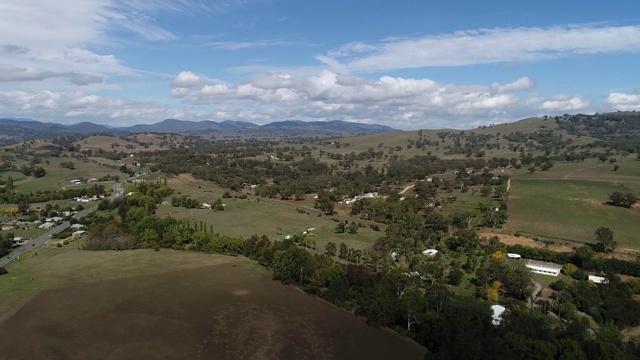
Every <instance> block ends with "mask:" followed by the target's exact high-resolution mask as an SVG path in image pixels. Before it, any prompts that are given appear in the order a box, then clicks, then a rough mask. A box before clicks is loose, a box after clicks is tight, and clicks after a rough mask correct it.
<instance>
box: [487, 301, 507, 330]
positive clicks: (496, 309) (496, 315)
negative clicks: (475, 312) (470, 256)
mask: <svg viewBox="0 0 640 360" xmlns="http://www.w3.org/2000/svg"><path fill="white" fill-rule="evenodd" d="M506 310H507V309H506V308H505V307H504V306H502V305H491V311H493V315H492V316H491V323H492V324H493V325H495V326H498V325H500V323H502V314H504V312H505V311H506Z"/></svg>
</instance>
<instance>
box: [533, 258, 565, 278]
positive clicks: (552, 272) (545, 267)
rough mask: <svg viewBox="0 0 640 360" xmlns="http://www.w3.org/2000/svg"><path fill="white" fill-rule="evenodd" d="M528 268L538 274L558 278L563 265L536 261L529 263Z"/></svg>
mask: <svg viewBox="0 0 640 360" xmlns="http://www.w3.org/2000/svg"><path fill="white" fill-rule="evenodd" d="M526 266H527V267H528V268H529V269H530V270H531V271H533V272H534V273H536V274H541V275H549V276H558V275H560V270H562V265H558V264H554V263H550V262H544V261H536V260H529V261H527V264H526Z"/></svg>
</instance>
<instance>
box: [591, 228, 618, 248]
mask: <svg viewBox="0 0 640 360" xmlns="http://www.w3.org/2000/svg"><path fill="white" fill-rule="evenodd" d="M596 242H597V244H598V249H599V250H600V251H603V252H610V251H613V250H614V249H615V248H616V246H617V245H618V243H617V242H616V241H615V240H614V239H613V230H611V229H610V228H608V227H605V226H601V227H599V228H597V229H596Z"/></svg>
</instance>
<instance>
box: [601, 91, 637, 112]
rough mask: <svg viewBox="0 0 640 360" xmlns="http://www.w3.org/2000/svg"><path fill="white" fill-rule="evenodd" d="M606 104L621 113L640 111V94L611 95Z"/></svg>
mask: <svg viewBox="0 0 640 360" xmlns="http://www.w3.org/2000/svg"><path fill="white" fill-rule="evenodd" d="M605 104H606V105H609V106H611V107H612V108H613V109H615V110H620V111H629V110H640V94H623V93H611V94H609V97H607V99H606V100H605Z"/></svg>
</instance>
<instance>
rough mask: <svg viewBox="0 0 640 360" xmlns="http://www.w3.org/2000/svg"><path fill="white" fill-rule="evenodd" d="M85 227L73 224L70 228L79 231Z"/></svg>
mask: <svg viewBox="0 0 640 360" xmlns="http://www.w3.org/2000/svg"><path fill="white" fill-rule="evenodd" d="M83 227H84V225H82V224H73V225H71V226H70V228H72V229H74V230H77V229H82V228H83Z"/></svg>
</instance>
